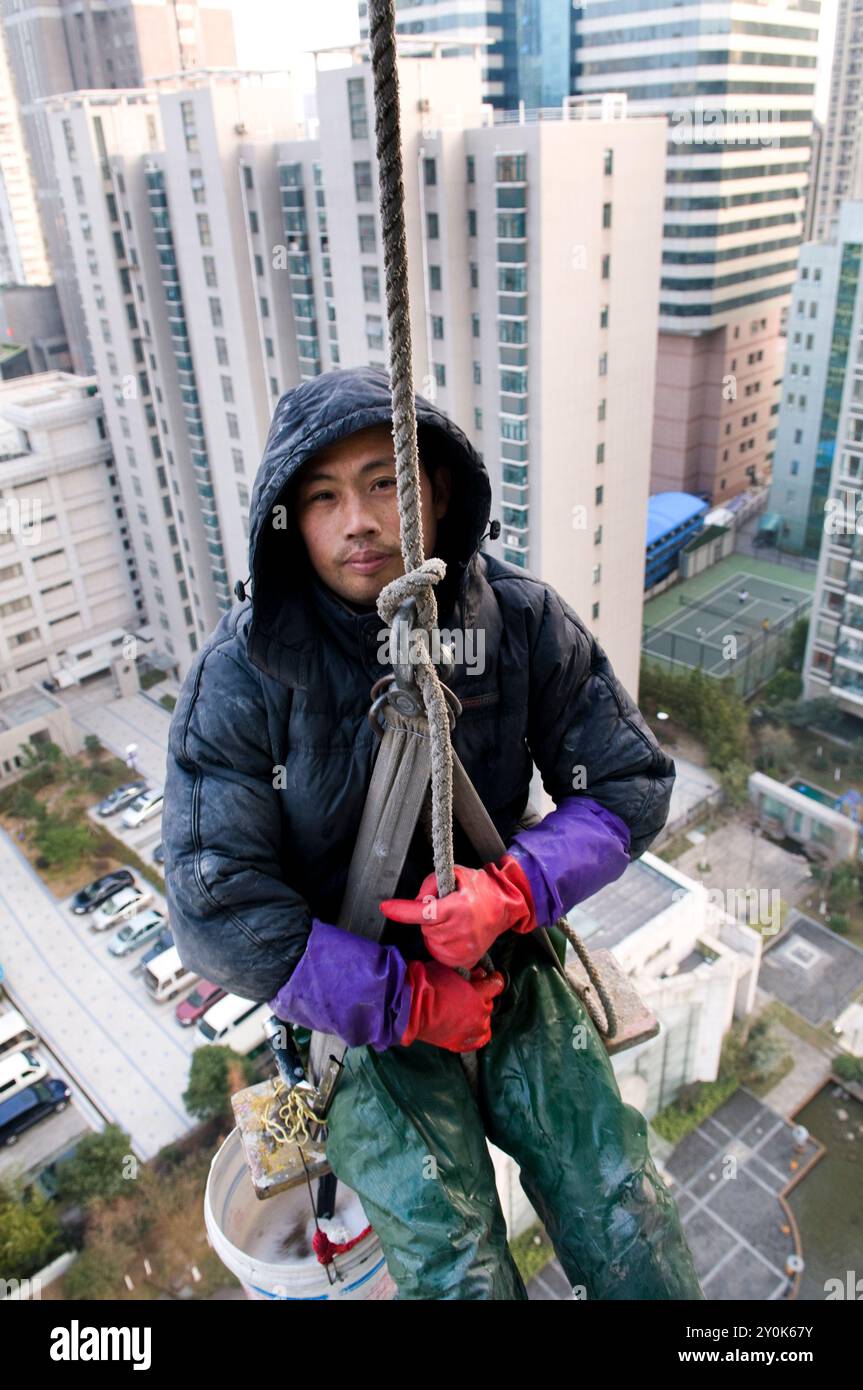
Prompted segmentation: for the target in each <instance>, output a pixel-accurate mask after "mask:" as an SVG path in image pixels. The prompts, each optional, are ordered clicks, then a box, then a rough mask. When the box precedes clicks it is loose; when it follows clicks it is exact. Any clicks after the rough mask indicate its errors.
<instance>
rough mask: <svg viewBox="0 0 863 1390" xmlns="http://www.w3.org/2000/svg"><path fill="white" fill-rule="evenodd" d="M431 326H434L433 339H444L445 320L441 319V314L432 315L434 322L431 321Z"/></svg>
mask: <svg viewBox="0 0 863 1390" xmlns="http://www.w3.org/2000/svg"><path fill="white" fill-rule="evenodd" d="M431 324H432V337H433V338H442V337H443V319H442V318H441V316H440V314H432V321H431Z"/></svg>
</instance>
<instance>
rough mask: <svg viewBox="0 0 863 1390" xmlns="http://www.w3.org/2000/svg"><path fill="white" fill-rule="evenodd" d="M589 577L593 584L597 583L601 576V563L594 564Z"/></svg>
mask: <svg viewBox="0 0 863 1390" xmlns="http://www.w3.org/2000/svg"><path fill="white" fill-rule="evenodd" d="M591 578H592V582H593V583H594V584H598V583H599V581H600V579H601V578H602V565H594V567H593V574H592V576H591Z"/></svg>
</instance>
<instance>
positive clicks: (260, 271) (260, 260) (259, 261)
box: [255, 251, 264, 277]
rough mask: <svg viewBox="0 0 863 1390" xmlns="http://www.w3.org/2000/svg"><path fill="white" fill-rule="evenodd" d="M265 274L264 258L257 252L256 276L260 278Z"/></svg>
mask: <svg viewBox="0 0 863 1390" xmlns="http://www.w3.org/2000/svg"><path fill="white" fill-rule="evenodd" d="M263 273H264V258H263V256H259V255H258V253H257V251H256V252H255V274H256V275H257V276H259V277H260V276H262V275H263Z"/></svg>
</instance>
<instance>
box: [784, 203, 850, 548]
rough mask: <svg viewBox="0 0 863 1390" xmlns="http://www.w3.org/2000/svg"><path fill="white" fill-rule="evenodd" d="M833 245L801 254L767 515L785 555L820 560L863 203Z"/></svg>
mask: <svg viewBox="0 0 863 1390" xmlns="http://www.w3.org/2000/svg"><path fill="white" fill-rule="evenodd" d="M832 227H833V237H832V239H831V240H830V241H812V242H807V243H806V244H805V245H804V246H803V247H802V248H801V251H800V265H799V268H798V273H797V282H796V284H795V286H794V292H793V294H792V296H791V308H790V311H789V315H788V351H787V356H786V359H785V378H784V383H783V390H782V403H781V406H780V411H779V419H778V423H777V430H776V452H775V456H774V460H773V480H772V483H771V487H770V500H769V502H768V510H769V511H770V512H771V513H774V514H775V515H776V517H777V519H778V522H779V533H778V534H779V535H781V538H782V539H781V545H782V548H783V549H787V550H792V551H796V552H798V553H801V554H805V555H808V556H810V557H815V558H817V556H818V555H819V553H820V551H821V546H822V544H823V541H824V508H825V505H826V503H827V499H828V497H829V495H830V489H831V485H832V473H833V463H834V455H835V453H836V440H837V427H838V423H839V409H840V405H841V403H842V387H843V383H844V380H845V373H846V371H847V370H848V360H849V358H848V354H849V347H850V334H851V320H852V316H853V312H854V304H855V301H856V297H857V286H858V280H859V276H860V247H861V244H863V202H847V203H843V204H842V206H841V214H840V219H839V223H838V225H837V224H836V223H835V222H834V223H832Z"/></svg>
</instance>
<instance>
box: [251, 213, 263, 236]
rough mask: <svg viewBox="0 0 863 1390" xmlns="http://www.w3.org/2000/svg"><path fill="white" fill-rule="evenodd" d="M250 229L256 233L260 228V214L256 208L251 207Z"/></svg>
mask: <svg viewBox="0 0 863 1390" xmlns="http://www.w3.org/2000/svg"><path fill="white" fill-rule="evenodd" d="M249 230H250V231H252V232H254V233H255V234H256V235H257V233H258V231H259V230H260V228H259V226H258V214H257V213H256V212H255V209H254V208H249Z"/></svg>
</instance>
